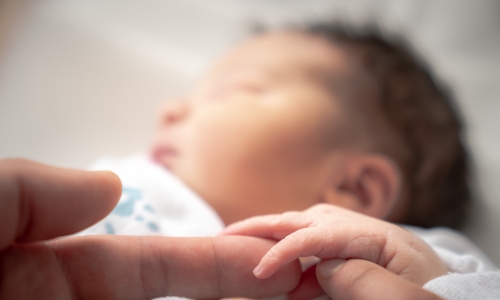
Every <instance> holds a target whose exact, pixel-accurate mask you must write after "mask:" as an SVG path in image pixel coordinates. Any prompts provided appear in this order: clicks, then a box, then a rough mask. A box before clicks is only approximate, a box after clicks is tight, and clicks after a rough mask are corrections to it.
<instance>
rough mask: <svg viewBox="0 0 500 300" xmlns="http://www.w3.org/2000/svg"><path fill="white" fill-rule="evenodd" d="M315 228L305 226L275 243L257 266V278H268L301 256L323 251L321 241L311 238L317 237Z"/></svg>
mask: <svg viewBox="0 0 500 300" xmlns="http://www.w3.org/2000/svg"><path fill="white" fill-rule="evenodd" d="M313 230H314V229H311V228H304V229H300V230H298V231H295V232H293V233H291V234H290V235H288V236H286V237H285V238H284V239H282V240H281V241H279V242H278V243H277V244H276V245H274V246H273V247H272V248H271V249H270V250H269V251H268V252H267V253H266V255H264V257H263V258H262V260H261V261H260V263H259V265H258V266H257V267H256V268H255V270H254V274H255V276H256V277H257V278H260V279H264V278H268V277H270V276H271V275H273V274H274V272H276V270H278V268H279V267H280V266H281V265H283V264H286V263H288V262H291V261H293V260H295V259H297V258H299V257H305V256H312V255H315V254H316V253H318V252H319V251H321V243H318V242H317V241H315V240H311V239H310V237H311V236H312V237H313V238H314V237H315V236H314V234H313V232H311V231H313Z"/></svg>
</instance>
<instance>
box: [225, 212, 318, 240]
mask: <svg viewBox="0 0 500 300" xmlns="http://www.w3.org/2000/svg"><path fill="white" fill-rule="evenodd" d="M310 225H311V221H309V220H308V219H307V218H305V217H304V215H303V214H302V213H299V212H286V213H283V214H276V215H266V216H257V217H253V218H249V219H246V220H243V221H240V222H236V223H233V224H231V225H229V226H228V227H227V228H226V229H224V230H223V231H222V232H220V233H219V235H247V236H254V237H261V238H270V239H275V240H281V239H283V238H285V237H286V236H287V235H289V234H291V233H292V232H294V231H297V230H299V229H301V228H305V227H308V226H310Z"/></svg>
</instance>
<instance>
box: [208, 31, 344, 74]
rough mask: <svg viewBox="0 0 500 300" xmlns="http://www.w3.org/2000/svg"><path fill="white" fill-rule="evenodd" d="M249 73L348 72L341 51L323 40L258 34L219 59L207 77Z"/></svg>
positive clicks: (284, 33)
mask: <svg viewBox="0 0 500 300" xmlns="http://www.w3.org/2000/svg"><path fill="white" fill-rule="evenodd" d="M249 69H253V70H255V69H266V71H268V72H276V73H285V74H286V73H293V72H310V71H313V72H314V71H317V72H321V71H322V72H328V73H344V72H346V71H347V70H348V66H347V59H346V57H345V54H344V53H343V51H342V50H341V49H340V48H338V47H336V46H335V45H334V44H332V43H330V42H328V41H327V40H326V39H323V38H320V37H317V36H313V35H311V34H307V33H304V32H299V31H282V32H270V33H263V34H258V35H256V36H252V37H250V38H248V39H247V40H245V41H243V42H242V43H240V44H239V45H237V46H236V47H234V48H233V49H232V50H231V51H229V52H227V53H226V54H225V55H223V56H222V57H221V58H220V59H219V60H218V61H217V62H216V64H215V65H214V66H213V68H212V70H211V73H218V74H225V73H233V72H240V71H242V70H249Z"/></svg>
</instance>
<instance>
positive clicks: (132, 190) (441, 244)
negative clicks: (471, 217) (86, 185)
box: [78, 155, 500, 300]
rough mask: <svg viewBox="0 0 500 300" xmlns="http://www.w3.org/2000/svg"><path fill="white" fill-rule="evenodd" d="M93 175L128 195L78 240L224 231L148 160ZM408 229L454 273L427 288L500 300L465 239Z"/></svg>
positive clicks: (99, 166)
mask: <svg viewBox="0 0 500 300" xmlns="http://www.w3.org/2000/svg"><path fill="white" fill-rule="evenodd" d="M90 169H92V170H111V171H113V172H115V173H116V174H117V175H118V176H119V177H120V179H121V180H122V184H123V193H122V197H121V198H120V201H119V202H118V205H117V206H116V207H115V209H114V210H113V212H111V214H109V215H108V216H107V217H106V218H104V219H103V220H101V221H100V222H98V223H97V224H95V225H93V226H92V227H90V228H88V229H85V230H84V231H82V232H80V233H78V235H89V234H122V235H162V236H185V237H192V236H213V235H215V234H217V233H218V232H219V231H220V230H222V229H223V228H224V224H223V222H222V220H221V219H220V218H219V216H218V215H217V213H216V212H215V211H214V210H213V209H212V208H211V207H210V206H209V205H208V204H207V203H206V202H205V201H203V199H201V197H199V196H198V195H197V194H196V193H195V192H194V191H192V190H191V189H190V188H189V187H188V186H187V185H185V184H184V183H183V182H181V181H180V180H179V179H178V178H176V177H175V176H174V175H172V174H171V173H170V172H168V171H167V170H165V169H164V168H163V167H161V166H159V165H157V164H156V163H154V162H152V161H151V160H150V159H149V158H147V157H146V156H144V155H136V156H131V157H128V158H125V159H103V160H100V161H98V162H97V163H95V164H94V165H92V166H91V168H90ZM405 228H406V229H408V230H410V231H411V232H413V233H414V234H416V235H417V236H419V237H420V238H422V239H423V240H424V241H425V242H427V243H428V244H429V245H430V246H431V247H432V248H433V249H434V250H435V251H436V253H437V254H438V255H439V257H440V258H441V259H442V260H443V262H444V263H445V265H446V266H447V267H448V270H449V271H450V274H448V275H445V276H442V277H440V278H436V279H434V280H431V281H430V282H428V283H427V284H426V285H425V286H424V288H426V289H428V290H430V291H433V292H435V293H436V294H438V295H440V296H441V297H444V298H445V299H454V300H455V299H456V300H458V299H460V300H461V299H500V272H499V271H497V270H498V269H497V267H496V266H495V264H494V263H493V262H492V261H491V260H490V259H488V257H487V256H486V255H485V254H483V252H482V251H481V250H479V248H477V247H476V246H474V245H473V244H472V243H471V242H470V241H468V240H467V239H466V238H465V237H464V236H462V235H461V234H459V233H457V232H455V231H452V230H450V229H446V228H436V229H430V230H427V229H420V228H416V227H411V226H405ZM462 274H467V275H462ZM478 295H480V297H479V298H478ZM168 299H179V298H174V297H168Z"/></svg>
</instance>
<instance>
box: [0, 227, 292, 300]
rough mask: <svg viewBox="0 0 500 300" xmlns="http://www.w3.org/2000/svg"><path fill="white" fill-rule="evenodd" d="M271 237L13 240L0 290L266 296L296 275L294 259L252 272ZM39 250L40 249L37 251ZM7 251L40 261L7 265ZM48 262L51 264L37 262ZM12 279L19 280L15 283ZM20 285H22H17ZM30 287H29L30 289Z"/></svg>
mask: <svg viewBox="0 0 500 300" xmlns="http://www.w3.org/2000/svg"><path fill="white" fill-rule="evenodd" d="M273 244H274V243H273V242H272V241H269V240H263V239H258V238H252V237H236V236H230V237H217V238H170V237H131V236H85V237H71V238H65V239H59V240H55V241H52V242H49V243H44V244H29V245H16V246H15V247H11V248H10V249H9V251H8V253H6V255H7V256H9V257H7V258H4V262H6V261H7V262H9V263H8V264H5V263H4V264H3V267H4V268H7V269H8V270H7V269H4V270H2V272H3V274H8V276H3V278H4V281H5V282H3V283H0V285H1V286H2V291H1V293H0V296H4V297H5V298H2V299H35V298H37V297H39V296H40V295H47V296H48V297H49V296H50V299H71V298H73V299H81V300H84V299H92V300H99V299H152V298H155V297H162V296H182V297H188V298H192V299H219V298H223V297H236V296H238V297H249V298H258V299H260V298H264V297H271V296H276V295H280V294H285V293H287V292H289V291H291V290H293V289H294V288H295V286H296V285H297V283H298V281H299V279H300V275H301V272H300V266H299V263H298V262H297V261H295V262H293V263H291V264H288V265H286V266H284V267H283V268H282V269H280V270H279V271H278V272H277V273H276V274H275V275H274V276H273V277H271V278H269V279H266V280H259V279H257V278H255V277H254V276H253V274H252V269H253V266H254V265H255V264H256V263H257V262H258V260H259V259H260V257H261V256H262V255H263V254H264V253H265V252H266V251H267V250H269V248H270V247H271V246H272V245H273ZM40 251H42V252H44V253H45V255H40ZM13 258H17V259H18V260H20V261H22V262H27V261H30V260H34V259H35V260H39V261H43V263H41V262H39V261H37V262H34V263H33V264H32V265H33V266H35V267H34V268H36V272H33V271H30V268H29V266H28V267H26V266H19V265H14V264H12V263H11V262H12V261H13ZM51 261H52V263H51ZM0 265H1V263H0ZM48 265H52V267H50V266H49V267H48V268H47V270H44V269H41V268H40V266H48ZM10 266H12V267H10ZM22 270H24V271H22ZM47 272H48V273H47ZM24 274H26V275H24ZM23 276H25V277H26V278H23ZM0 278H1V277H0ZM15 278H18V279H17V281H19V282H21V283H22V284H21V285H19V283H16V280H15ZM27 279H28V280H27ZM51 283H58V284H56V286H57V287H53V288H52V289H51V290H49V291H47V289H48V288H51V287H50V284H51ZM23 285H24V286H26V287H29V288H23V289H19V286H23ZM32 290H34V291H36V293H33V294H30V293H29V291H32ZM20 293H24V294H22V295H21V294H20ZM21 296H22V297H21Z"/></svg>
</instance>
